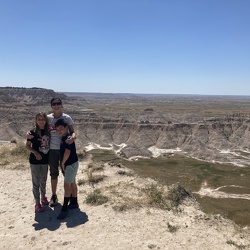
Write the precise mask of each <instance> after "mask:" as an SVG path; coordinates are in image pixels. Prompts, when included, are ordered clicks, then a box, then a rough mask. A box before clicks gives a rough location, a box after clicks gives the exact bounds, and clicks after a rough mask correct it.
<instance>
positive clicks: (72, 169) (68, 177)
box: [64, 161, 78, 183]
mask: <svg viewBox="0 0 250 250" xmlns="http://www.w3.org/2000/svg"><path fill="white" fill-rule="evenodd" d="M77 170H78V161H77V162H75V163H73V164H71V165H68V166H66V168H65V172H64V182H67V183H73V182H75V178H76V173H77Z"/></svg>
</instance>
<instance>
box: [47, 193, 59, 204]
mask: <svg viewBox="0 0 250 250" xmlns="http://www.w3.org/2000/svg"><path fill="white" fill-rule="evenodd" d="M57 203H58V199H57V196H56V194H54V195H52V196H51V199H50V202H49V205H50V206H51V207H54V206H55V205H56V204H57Z"/></svg>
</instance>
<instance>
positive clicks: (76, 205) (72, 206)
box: [68, 203, 79, 209]
mask: <svg viewBox="0 0 250 250" xmlns="http://www.w3.org/2000/svg"><path fill="white" fill-rule="evenodd" d="M68 208H69V209H75V208H79V205H78V203H76V204H72V203H69V205H68Z"/></svg>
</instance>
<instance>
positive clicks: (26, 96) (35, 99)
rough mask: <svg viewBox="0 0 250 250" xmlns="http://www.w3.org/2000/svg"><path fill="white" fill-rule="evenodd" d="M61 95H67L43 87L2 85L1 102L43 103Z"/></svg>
mask: <svg viewBox="0 0 250 250" xmlns="http://www.w3.org/2000/svg"><path fill="white" fill-rule="evenodd" d="M55 96H59V97H62V98H66V95H64V94H59V93H56V92H54V91H53V90H51V89H43V88H13V87H0V103H2V104H3V103H13V102H14V103H19V104H26V105H34V104H36V105H42V104H45V103H49V102H50V100H51V99H52V98H53V97H55Z"/></svg>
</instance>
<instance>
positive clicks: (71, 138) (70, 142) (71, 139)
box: [65, 136, 75, 144]
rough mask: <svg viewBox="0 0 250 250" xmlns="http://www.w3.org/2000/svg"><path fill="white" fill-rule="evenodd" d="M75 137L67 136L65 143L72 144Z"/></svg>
mask: <svg viewBox="0 0 250 250" xmlns="http://www.w3.org/2000/svg"><path fill="white" fill-rule="evenodd" d="M74 140H75V138H74V137H72V136H69V137H68V138H67V140H66V141H65V142H66V143H67V144H72V143H73V142H74Z"/></svg>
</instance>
